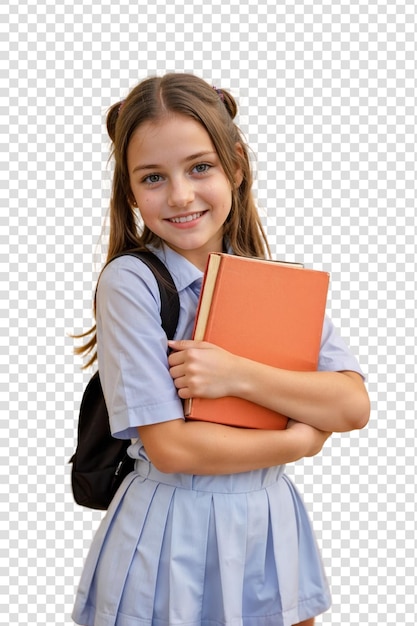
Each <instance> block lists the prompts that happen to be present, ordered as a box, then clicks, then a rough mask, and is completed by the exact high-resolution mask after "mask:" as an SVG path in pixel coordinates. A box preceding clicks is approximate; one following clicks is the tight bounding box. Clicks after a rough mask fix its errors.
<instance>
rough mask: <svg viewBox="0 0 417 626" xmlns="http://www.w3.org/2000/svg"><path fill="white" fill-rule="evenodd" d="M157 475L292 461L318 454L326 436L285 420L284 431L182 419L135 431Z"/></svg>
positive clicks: (213, 472)
mask: <svg viewBox="0 0 417 626" xmlns="http://www.w3.org/2000/svg"><path fill="white" fill-rule="evenodd" d="M138 431H139V436H140V438H141V440H142V443H143V445H144V446H145V450H146V452H147V455H148V456H149V458H150V460H151V461H152V463H153V464H154V465H155V467H157V468H158V469H159V470H160V471H162V472H166V473H183V474H209V475H216V474H234V473H238V472H246V471H251V470H256V469H261V468H266V467H272V466H274V465H282V464H285V463H290V462H293V461H297V460H298V459H300V458H303V457H305V456H314V455H315V454H318V452H320V450H321V448H322V447H323V444H324V442H325V441H326V439H327V438H328V436H329V434H330V433H324V432H322V431H319V430H317V429H315V428H312V427H311V426H307V425H305V424H301V423H296V422H293V421H290V422H289V424H288V427H287V429H286V430H277V431H271V430H248V429H244V428H233V427H230V426H223V425H221V424H212V423H207V422H193V421H189V422H185V421H184V420H183V419H178V420H173V421H169V422H162V423H159V424H152V425H149V426H141V427H139V428H138Z"/></svg>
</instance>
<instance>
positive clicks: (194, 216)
mask: <svg viewBox="0 0 417 626" xmlns="http://www.w3.org/2000/svg"><path fill="white" fill-rule="evenodd" d="M204 213H205V211H200V212H199V213H191V214H190V215H184V216H183V217H172V218H170V219H169V220H168V221H169V222H172V223H173V224H186V223H187V222H192V221H193V220H197V219H198V218H199V217H201V216H202V215H204Z"/></svg>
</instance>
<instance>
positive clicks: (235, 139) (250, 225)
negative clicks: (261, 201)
mask: <svg viewBox="0 0 417 626" xmlns="http://www.w3.org/2000/svg"><path fill="white" fill-rule="evenodd" d="M172 114H176V115H183V116H187V117H190V118H192V119H194V120H196V121H197V122H198V123H200V124H201V125H202V126H203V127H204V129H205V130H206V131H207V133H208V135H209V136H210V139H211V141H212V143H213V145H214V148H215V150H216V152H217V154H218V157H219V160H220V163H221V165H222V167H223V170H224V172H225V175H226V177H227V179H228V180H229V182H230V185H231V188H232V204H231V209H230V213H229V216H228V218H227V220H226V223H225V226H224V238H225V240H227V241H228V243H229V244H230V245H231V247H232V250H233V252H234V253H235V254H240V255H243V256H257V257H264V256H266V254H269V247H268V243H267V241H266V236H265V233H264V230H263V228H262V224H261V221H260V218H259V214H258V211H257V208H256V205H255V201H254V198H253V195H252V183H253V175H252V169H251V165H250V161H249V154H248V148H247V145H246V142H245V141H244V139H243V137H242V133H241V132H240V130H239V128H238V127H237V125H236V124H235V123H234V121H233V120H234V118H235V116H236V114H237V104H236V101H235V99H234V98H233V96H232V95H231V94H230V93H229V92H228V91H226V90H224V89H218V88H213V87H212V86H211V85H209V84H208V83H206V82H205V81H204V80H202V79H201V78H198V77H197V76H195V75H193V74H181V73H172V74H165V75H164V76H162V77H151V78H147V79H145V80H143V81H142V82H140V83H139V84H138V85H137V86H136V87H135V88H134V89H132V91H131V92H130V93H129V95H128V96H127V97H126V99H125V100H123V101H121V102H117V103H116V104H114V105H113V106H112V107H111V108H110V109H109V111H108V114H107V131H108V134H109V137H110V139H111V141H112V155H111V156H112V157H113V158H114V173H113V184H112V193H111V201H110V236H109V248H108V255H107V258H108V259H110V258H112V257H113V256H114V255H115V254H117V253H119V252H123V251H124V250H129V249H132V248H144V247H145V246H147V245H149V244H151V245H154V246H156V247H158V246H160V244H161V241H160V239H159V237H157V236H156V235H155V234H154V233H153V232H151V231H150V230H149V229H148V228H147V226H146V225H144V224H142V223H141V220H140V214H139V213H138V208H137V207H136V206H135V205H134V199H133V194H132V191H131V188H130V182H129V172H128V167H127V149H128V145H129V141H130V139H131V137H132V135H133V133H134V132H135V131H136V129H137V128H139V126H141V125H142V124H144V123H145V122H157V121H158V120H159V119H163V118H164V117H166V116H169V115H172ZM237 144H240V146H241V150H239V151H237V150H236V146H237ZM238 168H239V169H240V171H241V172H242V182H241V184H240V185H239V186H238V187H237V186H236V183H235V173H236V170H237V169H238ZM139 211H140V207H139Z"/></svg>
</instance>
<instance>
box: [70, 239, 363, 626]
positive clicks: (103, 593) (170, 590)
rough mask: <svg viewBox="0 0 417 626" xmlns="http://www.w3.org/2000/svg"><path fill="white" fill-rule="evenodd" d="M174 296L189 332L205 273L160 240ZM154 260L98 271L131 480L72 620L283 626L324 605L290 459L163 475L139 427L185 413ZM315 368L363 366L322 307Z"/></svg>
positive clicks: (112, 625) (109, 398) (107, 383)
mask: <svg viewBox="0 0 417 626" xmlns="http://www.w3.org/2000/svg"><path fill="white" fill-rule="evenodd" d="M155 252H156V253H157V255H158V256H159V257H160V258H161V259H162V260H163V261H164V262H165V263H166V265H167V267H168V269H169V270H170V272H171V274H172V276H173V278H174V281H175V284H176V286H177V289H178V292H179V297H180V317H179V322H178V327H177V332H176V338H178V339H184V338H190V337H191V334H192V329H193V324H194V317H195V313H196V307H197V302H198V297H199V293H200V289H201V284H202V272H201V271H200V270H199V269H198V268H196V267H195V266H194V265H192V264H191V263H189V262H188V261H187V260H186V259H184V258H183V257H182V256H180V255H179V254H177V253H175V252H174V251H173V250H171V249H170V248H168V247H166V246H164V247H163V248H161V249H159V250H155ZM159 310H160V297H159V291H158V287H157V284H156V281H155V279H154V277H153V275H152V273H151V271H150V270H149V269H148V268H147V267H146V266H145V265H144V264H143V263H141V262H140V261H139V260H138V259H135V258H133V257H130V256H124V257H120V258H118V259H116V260H115V261H113V262H112V263H111V264H110V265H108V266H107V267H106V268H105V270H104V271H103V273H102V276H101V278H100V281H99V286H98V292H97V350H98V363H99V369H100V378H101V381H102V386H103V390H104V394H105V398H106V403H107V407H108V411H109V416H110V424H111V429H112V433H113V434H114V436H115V437H119V438H127V439H128V438H132V439H134V440H135V441H134V442H133V443H132V446H131V447H130V449H129V454H130V455H131V456H132V457H133V458H134V459H136V464H135V471H134V472H133V473H131V474H130V475H129V476H127V477H126V479H125V481H124V482H123V484H122V486H121V487H120V489H119V491H118V493H117V494H116V496H115V498H114V499H113V501H112V503H111V505H110V508H109V510H108V512H107V514H106V515H105V517H104V519H103V521H102V523H101V525H100V527H99V529H98V531H97V533H96V535H95V538H94V540H93V543H92V546H91V549H90V552H89V554H88V556H87V559H86V563H85V567H84V571H83V574H82V577H81V582H80V585H79V589H78V593H77V597H76V603H75V608H74V611H73V618H74V621H75V622H76V623H77V624H81V625H83V626H176V625H177V626H180V625H184V626H185V625H186V626H291V625H292V624H295V623H297V622H299V621H302V620H305V619H308V618H309V617H312V616H315V615H318V614H320V613H322V612H324V611H326V610H327V609H328V608H329V605H330V593H329V588H328V584H327V581H326V577H325V574H324V572H323V567H322V563H321V559H320V555H319V552H318V549H317V546H316V541H315V537H314V534H313V532H312V529H311V526H310V522H309V519H308V516H307V513H306V510H305V507H304V504H303V502H302V500H301V498H300V496H299V494H298V492H297V490H296V489H295V487H294V485H293V484H292V483H291V481H290V480H289V479H288V477H287V476H286V475H285V473H284V470H285V468H284V466H278V467H272V468H269V469H263V470H256V471H251V472H244V473H240V474H232V475H221V476H199V475H194V476H192V475H185V474H164V473H161V472H159V471H158V470H157V469H156V468H155V467H154V466H153V465H152V464H151V463H150V461H149V459H148V457H147V455H146V452H145V449H144V447H143V445H142V442H141V440H140V439H137V437H138V432H137V427H138V426H141V425H145V424H153V423H157V422H165V421H169V420H173V419H178V418H182V417H183V408H182V403H181V400H180V399H179V398H178V395H177V391H176V388H175V386H174V384H173V381H172V379H171V376H170V374H169V370H168V366H167V358H166V337H165V335H164V332H163V330H162V328H161V324H160V315H159ZM319 369H321V370H330V371H340V370H353V371H356V372H359V373H361V370H360V367H359V365H358V363H357V361H356V359H355V358H354V357H353V356H352V354H351V353H350V352H349V350H348V348H347V346H346V345H345V343H344V342H343V341H342V339H341V338H340V337H339V335H338V334H337V332H336V330H335V328H334V326H333V325H332V323H331V322H330V320H329V319H327V318H326V320H325V323H324V327H323V336H322V345H321V350H320V358H319Z"/></svg>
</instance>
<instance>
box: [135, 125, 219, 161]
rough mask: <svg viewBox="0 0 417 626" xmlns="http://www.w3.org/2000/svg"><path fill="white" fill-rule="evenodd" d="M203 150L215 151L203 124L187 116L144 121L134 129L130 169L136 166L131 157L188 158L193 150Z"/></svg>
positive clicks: (139, 158)
mask: <svg viewBox="0 0 417 626" xmlns="http://www.w3.org/2000/svg"><path fill="white" fill-rule="evenodd" d="M204 150H207V151H215V148H214V145H213V142H212V141H211V138H210V135H209V134H208V132H207V131H206V129H205V128H204V126H202V125H201V124H200V123H199V122H197V121H196V120H194V119H192V118H190V117H187V116H185V115H170V116H167V117H163V118H162V119H160V120H157V121H148V122H144V123H143V124H141V125H140V126H139V128H137V129H136V130H135V132H134V133H133V135H132V137H131V139H130V142H129V146H128V149H127V159H128V165H129V169H130V167H131V166H133V167H135V165H136V163H132V160H134V161H135V162H136V161H142V160H143V159H145V160H148V159H151V161H152V162H158V163H159V161H160V160H161V159H164V160H165V159H167V158H169V157H173V156H175V157H176V158H179V159H181V158H184V159H185V158H187V156H189V155H190V154H193V153H194V152H201V151H204ZM190 151H191V152H190ZM152 157H154V159H152ZM155 159H156V160H155Z"/></svg>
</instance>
